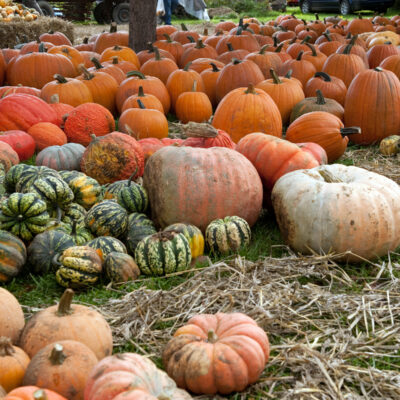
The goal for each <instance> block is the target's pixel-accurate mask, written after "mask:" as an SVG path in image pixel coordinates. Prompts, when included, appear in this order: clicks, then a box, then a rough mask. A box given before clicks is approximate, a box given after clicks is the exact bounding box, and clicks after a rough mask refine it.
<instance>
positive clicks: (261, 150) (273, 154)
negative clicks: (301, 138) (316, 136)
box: [232, 133, 318, 215]
mask: <svg viewBox="0 0 400 400" xmlns="http://www.w3.org/2000/svg"><path fill="white" fill-rule="evenodd" d="M236 150H237V151H238V152H239V153H241V154H243V155H244V156H245V157H246V158H248V159H249V160H250V161H251V163H252V164H253V165H254V167H255V168H256V170H257V172H258V173H259V175H260V177H261V180H262V183H263V186H264V190H265V194H264V197H265V198H264V200H265V201H267V202H268V201H269V196H270V193H271V190H272V188H273V187H274V185H275V182H276V181H277V180H278V179H279V178H280V177H281V176H282V175H285V174H287V173H288V172H291V171H294V170H296V169H307V168H314V167H316V166H317V165H318V161H317V160H316V159H315V158H314V157H312V156H311V155H310V154H309V153H306V152H304V151H302V150H301V149H300V148H299V147H298V146H296V145H295V144H294V143H290V142H289V141H287V140H283V139H280V138H277V137H275V136H271V135H266V134H264V133H251V134H250V135H246V136H245V137H244V138H243V139H241V140H240V142H239V143H238V144H237V146H236ZM232 215H236V214H232Z"/></svg>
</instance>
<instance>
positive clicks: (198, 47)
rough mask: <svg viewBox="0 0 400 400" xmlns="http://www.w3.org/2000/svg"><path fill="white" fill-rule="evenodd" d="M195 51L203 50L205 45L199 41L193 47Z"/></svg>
mask: <svg viewBox="0 0 400 400" xmlns="http://www.w3.org/2000/svg"><path fill="white" fill-rule="evenodd" d="M194 47H195V48H196V49H204V48H205V47H206V45H205V44H204V43H203V41H202V40H201V39H199V40H198V41H197V43H196V46H194Z"/></svg>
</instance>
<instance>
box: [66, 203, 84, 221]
mask: <svg viewBox="0 0 400 400" xmlns="http://www.w3.org/2000/svg"><path fill="white" fill-rule="evenodd" d="M86 214H87V211H86V210H85V208H84V207H82V206H81V205H79V204H78V203H70V204H68V206H67V207H65V208H64V215H63V217H62V218H61V221H62V222H64V223H65V224H68V225H72V223H73V222H76V223H77V225H78V226H85V216H86Z"/></svg>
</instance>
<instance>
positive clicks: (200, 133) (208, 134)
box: [182, 122, 218, 138]
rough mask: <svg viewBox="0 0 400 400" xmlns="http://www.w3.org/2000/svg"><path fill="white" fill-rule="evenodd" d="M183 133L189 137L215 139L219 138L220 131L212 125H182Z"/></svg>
mask: <svg viewBox="0 0 400 400" xmlns="http://www.w3.org/2000/svg"><path fill="white" fill-rule="evenodd" d="M182 132H183V134H184V135H185V136H187V137H201V138H215V137H217V136H218V130H217V129H215V128H214V127H213V126H212V125H210V124H205V123H199V122H189V123H188V124H186V125H182Z"/></svg>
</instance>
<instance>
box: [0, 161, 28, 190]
mask: <svg viewBox="0 0 400 400" xmlns="http://www.w3.org/2000/svg"><path fill="white" fill-rule="evenodd" d="M28 170H30V171H35V170H36V168H35V167H34V166H33V165H28V164H17V165H13V166H12V167H11V168H10V169H9V170H8V172H7V173H6V176H5V178H4V185H5V188H6V190H7V192H8V193H13V192H15V185H16V184H17V182H18V181H19V179H20V176H21V174H22V173H23V172H24V171H28Z"/></svg>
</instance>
